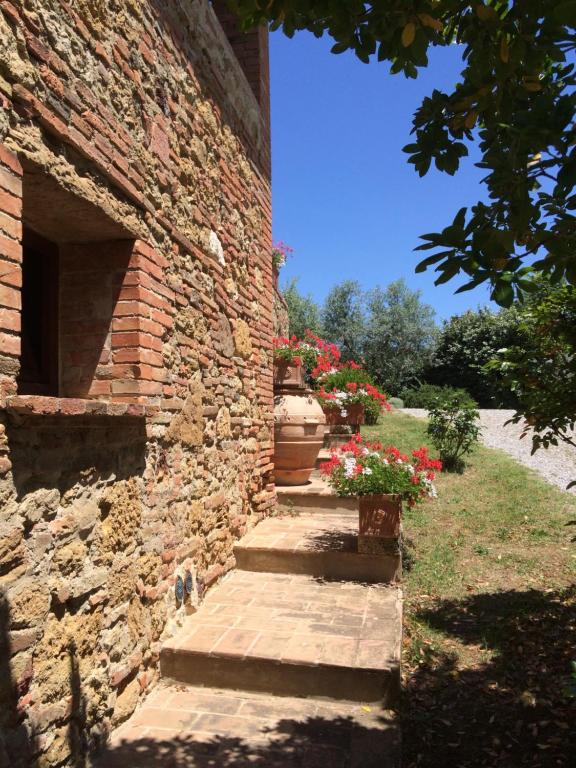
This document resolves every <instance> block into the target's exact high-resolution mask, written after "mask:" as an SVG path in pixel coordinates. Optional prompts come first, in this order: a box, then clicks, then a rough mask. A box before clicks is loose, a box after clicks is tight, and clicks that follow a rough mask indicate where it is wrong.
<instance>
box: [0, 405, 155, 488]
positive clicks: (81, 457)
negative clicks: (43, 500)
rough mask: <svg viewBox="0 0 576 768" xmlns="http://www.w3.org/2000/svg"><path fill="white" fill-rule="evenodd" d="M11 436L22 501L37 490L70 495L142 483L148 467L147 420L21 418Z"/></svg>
mask: <svg viewBox="0 0 576 768" xmlns="http://www.w3.org/2000/svg"><path fill="white" fill-rule="evenodd" d="M6 435H7V438H8V445H9V452H10V461H11V462H12V476H13V479H14V485H15V487H16V491H17V494H18V501H22V500H23V498H24V497H25V496H26V494H28V493H32V492H34V491H35V490H37V489H46V488H55V489H57V490H58V491H59V492H60V494H64V493H66V492H67V491H69V490H70V489H71V488H74V486H76V485H78V486H94V484H95V483H96V482H105V481H110V482H114V481H117V480H127V479H129V478H131V477H141V476H142V474H143V473H144V470H145V467H146V459H145V452H146V426H145V423H144V421H143V420H142V419H137V418H123V417H114V416H110V417H105V416H98V417H96V416H90V417H86V418H85V417H82V416H62V415H59V416H53V417H50V416H26V417H23V418H21V417H15V418H14V419H9V420H8V421H7V423H6Z"/></svg>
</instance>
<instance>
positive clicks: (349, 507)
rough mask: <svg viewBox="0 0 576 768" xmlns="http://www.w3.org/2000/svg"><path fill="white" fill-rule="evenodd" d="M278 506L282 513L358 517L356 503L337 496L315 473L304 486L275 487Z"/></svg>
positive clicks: (351, 499) (354, 500) (352, 499)
mask: <svg viewBox="0 0 576 768" xmlns="http://www.w3.org/2000/svg"><path fill="white" fill-rule="evenodd" d="M276 495H277V496H278V506H279V508H280V510H282V511H284V512H298V511H301V510H306V511H308V512H314V513H316V514H323V513H326V512H327V513H330V514H333V513H335V512H337V513H342V514H348V515H350V514H352V515H355V516H356V517H357V516H358V501H357V500H356V499H354V498H348V499H347V498H343V497H341V496H337V495H336V494H335V493H334V491H333V490H332V489H331V488H330V486H329V485H328V483H326V481H325V480H324V479H323V478H322V477H319V476H318V475H317V474H316V473H315V474H314V475H313V476H312V478H311V479H310V482H308V483H306V485H283V486H280V485H277V486H276Z"/></svg>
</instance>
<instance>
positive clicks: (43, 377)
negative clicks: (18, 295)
mask: <svg viewBox="0 0 576 768" xmlns="http://www.w3.org/2000/svg"><path fill="white" fill-rule="evenodd" d="M22 244H23V261H22V336H21V339H22V350H21V357H20V374H19V376H18V392H19V394H22V395H46V396H52V397H55V396H57V395H58V282H59V281H58V275H59V258H58V246H57V245H56V244H55V243H53V242H51V241H50V240H46V239H45V238H44V237H41V236H40V235H38V234H36V233H35V232H33V231H32V230H30V229H26V228H25V229H24V236H23V243H22Z"/></svg>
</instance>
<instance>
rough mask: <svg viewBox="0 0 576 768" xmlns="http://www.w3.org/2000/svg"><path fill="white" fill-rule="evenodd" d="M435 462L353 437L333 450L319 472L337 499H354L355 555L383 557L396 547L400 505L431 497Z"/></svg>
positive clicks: (419, 453) (423, 453)
mask: <svg viewBox="0 0 576 768" xmlns="http://www.w3.org/2000/svg"><path fill="white" fill-rule="evenodd" d="M440 469H442V464H441V462H439V461H436V460H434V459H430V457H429V456H428V451H427V449H426V448H420V449H418V450H415V451H413V452H412V456H411V457H410V458H409V457H408V456H406V455H404V454H403V453H401V452H400V451H399V450H398V449H397V448H394V447H393V446H390V447H388V448H383V447H382V445H381V444H380V443H373V442H372V443H371V442H367V443H365V442H364V441H363V440H362V438H361V437H360V435H354V437H353V438H352V440H350V442H349V443H347V444H345V445H343V446H342V447H341V448H340V449H339V450H333V451H332V453H331V457H330V461H328V462H326V463H325V464H322V466H321V467H320V471H321V473H322V475H323V476H324V477H325V478H326V479H327V481H328V483H329V484H330V485H331V487H332V488H333V489H334V490H335V491H336V493H337V494H338V495H339V496H356V497H357V498H358V515H359V530H358V552H359V553H361V554H378V553H381V554H384V553H386V552H389V551H390V548H391V547H394V546H397V542H398V539H399V537H400V533H401V524H402V506H403V504H404V503H406V504H407V505H408V506H409V507H412V506H414V505H415V504H417V503H418V502H420V501H422V500H424V499H426V498H436V489H435V487H434V482H433V481H434V478H435V472H436V471H438V470H440Z"/></svg>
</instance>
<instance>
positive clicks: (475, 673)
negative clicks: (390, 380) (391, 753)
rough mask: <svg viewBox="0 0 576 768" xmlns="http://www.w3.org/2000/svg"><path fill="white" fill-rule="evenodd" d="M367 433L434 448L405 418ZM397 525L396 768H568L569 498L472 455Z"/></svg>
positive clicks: (575, 716) (574, 719)
mask: <svg viewBox="0 0 576 768" xmlns="http://www.w3.org/2000/svg"><path fill="white" fill-rule="evenodd" d="M363 434H364V435H365V436H366V437H370V438H378V439H380V440H382V441H383V442H384V443H385V444H386V445H389V444H393V445H397V446H398V447H399V448H400V449H402V450H403V451H405V452H409V451H410V450H411V449H412V448H417V447H420V446H421V445H429V443H428V441H427V437H426V422H425V421H423V420H420V419H415V418H413V417H411V416H407V415H404V414H401V413H391V414H388V415H386V416H385V417H383V419H382V423H381V424H380V425H378V426H376V427H365V428H364V429H363ZM437 487H438V499H437V500H436V501H433V502H426V503H424V504H422V505H420V506H419V507H418V508H417V509H415V510H412V511H410V510H409V511H408V512H407V513H406V515H405V520H404V544H405V555H404V557H405V559H404V589H405V606H404V615H405V627H404V633H405V634H404V657H403V672H404V700H403V707H402V717H403V743H404V759H403V768H413V767H415V766H433V767H434V768H440V767H441V766H442V768H450V767H451V766H454V767H455V766H458V768H465V767H466V766H490V767H492V766H499V767H500V766H501V767H502V768H516V766H539V767H540V766H571V768H574V767H575V766H576V699H570V698H569V697H568V695H567V691H566V687H567V685H568V683H569V679H570V661H571V660H572V659H574V660H576V588H575V586H574V584H575V581H576V579H575V577H576V543H572V542H571V538H572V536H573V535H574V532H575V529H574V528H570V527H567V523H568V522H569V521H570V520H575V519H576V498H575V497H574V496H572V495H570V494H567V493H564V492H562V491H560V490H557V489H556V488H554V487H553V486H551V485H548V484H547V483H545V482H544V481H543V480H541V479H540V478H539V477H538V476H537V475H536V474H534V473H533V472H531V471H530V470H529V469H527V468H525V467H523V466H522V465H520V464H518V463H516V462H515V461H514V460H513V459H512V458H510V457H509V456H507V455H506V454H504V453H502V452H500V451H494V450H490V449H488V448H484V447H479V448H477V449H476V450H475V452H474V454H473V455H472V456H471V457H470V458H469V460H468V466H467V468H466V471H465V472H464V474H462V475H457V474H443V475H441V476H440V477H439V478H438V482H437Z"/></svg>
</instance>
